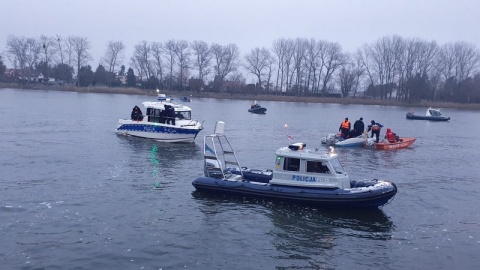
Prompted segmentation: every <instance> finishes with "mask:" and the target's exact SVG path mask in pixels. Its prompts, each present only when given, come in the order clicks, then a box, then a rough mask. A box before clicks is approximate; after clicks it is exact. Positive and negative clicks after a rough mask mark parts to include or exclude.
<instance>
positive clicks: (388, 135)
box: [385, 128, 397, 143]
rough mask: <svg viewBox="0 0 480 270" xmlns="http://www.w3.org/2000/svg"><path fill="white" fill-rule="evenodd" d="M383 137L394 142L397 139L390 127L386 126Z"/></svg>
mask: <svg viewBox="0 0 480 270" xmlns="http://www.w3.org/2000/svg"><path fill="white" fill-rule="evenodd" d="M385 139H387V141H388V142H391V143H393V142H396V141H397V134H395V133H393V131H392V130H391V129H390V128H387V133H386V134H385Z"/></svg>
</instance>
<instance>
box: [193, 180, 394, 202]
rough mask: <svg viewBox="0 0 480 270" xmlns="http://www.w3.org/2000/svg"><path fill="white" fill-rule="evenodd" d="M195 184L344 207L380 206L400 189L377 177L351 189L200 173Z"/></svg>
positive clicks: (200, 188) (205, 188) (213, 190)
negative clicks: (369, 184) (264, 181)
mask: <svg viewBox="0 0 480 270" xmlns="http://www.w3.org/2000/svg"><path fill="white" fill-rule="evenodd" d="M192 184H193V186H194V187H195V189H197V190H198V191H204V192H209V193H217V194H229V195H238V196H248V197H258V198H264V199H272V200H282V201H291V202H295V203H301V204H309V205H314V206H322V207H342V208H343V207H347V208H351V207H379V206H382V205H384V204H387V203H388V202H389V201H390V200H391V199H392V198H393V197H394V196H395V194H396V193H397V187H396V186H395V184H394V183H392V182H389V181H377V182H376V184H375V185H371V186H363V187H355V188H351V189H338V188H337V189H323V188H306V187H293V186H282V185H271V184H268V183H260V182H250V181H245V180H244V181H241V180H234V181H232V180H225V179H219V178H213V177H198V178H197V179H195V180H194V181H193V183H192Z"/></svg>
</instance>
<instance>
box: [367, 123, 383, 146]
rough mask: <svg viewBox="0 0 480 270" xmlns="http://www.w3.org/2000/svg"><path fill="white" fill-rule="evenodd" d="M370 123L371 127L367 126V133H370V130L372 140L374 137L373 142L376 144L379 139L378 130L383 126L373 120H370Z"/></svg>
mask: <svg viewBox="0 0 480 270" xmlns="http://www.w3.org/2000/svg"><path fill="white" fill-rule="evenodd" d="M371 123H372V124H371V125H368V131H370V130H371V131H372V138H373V136H374V135H375V142H377V143H378V141H379V140H380V139H379V137H380V130H381V129H382V127H383V125H382V124H380V123H376V122H375V120H372V122H371ZM368 131H367V132H368Z"/></svg>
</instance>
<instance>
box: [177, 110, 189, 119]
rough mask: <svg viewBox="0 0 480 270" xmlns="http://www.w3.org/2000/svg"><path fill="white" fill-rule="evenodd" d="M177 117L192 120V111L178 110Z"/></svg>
mask: <svg viewBox="0 0 480 270" xmlns="http://www.w3.org/2000/svg"><path fill="white" fill-rule="evenodd" d="M175 113H176V117H177V118H178V119H185V120H191V119H192V113H191V112H189V111H177V112H175Z"/></svg>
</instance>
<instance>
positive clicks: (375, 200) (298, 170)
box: [192, 121, 397, 208]
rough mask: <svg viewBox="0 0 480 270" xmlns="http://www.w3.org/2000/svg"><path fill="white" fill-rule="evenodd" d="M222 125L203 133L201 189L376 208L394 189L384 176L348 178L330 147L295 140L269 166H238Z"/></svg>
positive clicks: (197, 186) (196, 182)
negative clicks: (320, 148) (316, 147)
mask: <svg viewBox="0 0 480 270" xmlns="http://www.w3.org/2000/svg"><path fill="white" fill-rule="evenodd" d="M224 125H225V123H224V122H221V121H219V122H217V124H216V126H215V133H214V134H213V135H207V136H205V137H204V176H200V177H198V178H196V179H195V180H194V181H193V182H192V184H193V186H194V187H195V189H197V190H198V191H200V192H210V193H216V194H222V195H234V196H235V195H236V196H243V197H258V198H263V199H270V200H283V201H290V202H296V203H305V204H311V205H314V206H322V207H342V208H344V207H372V208H375V207H379V206H382V205H385V204H387V203H388V202H389V201H390V200H391V199H392V198H393V197H394V196H395V194H396V193H397V186H396V185H395V184H394V183H392V182H390V181H387V180H379V179H367V180H358V181H354V180H350V178H349V177H348V174H347V173H346V172H345V170H344V169H343V167H342V165H341V164H340V162H339V160H338V156H337V154H336V153H335V152H334V151H333V150H334V149H333V147H331V148H330V149H329V150H319V149H308V148H306V144H304V143H293V144H289V145H288V146H284V147H281V148H279V149H278V150H277V151H276V153H275V154H276V157H275V167H274V169H273V170H252V169H248V168H246V167H241V166H240V165H239V163H238V160H237V157H236V154H235V152H234V151H233V148H232V146H231V145H230V142H229V141H228V139H227V137H226V136H225V135H223V130H224ZM227 166H228V167H227Z"/></svg>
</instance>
